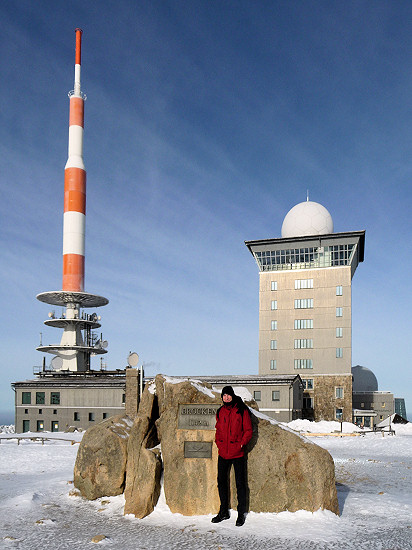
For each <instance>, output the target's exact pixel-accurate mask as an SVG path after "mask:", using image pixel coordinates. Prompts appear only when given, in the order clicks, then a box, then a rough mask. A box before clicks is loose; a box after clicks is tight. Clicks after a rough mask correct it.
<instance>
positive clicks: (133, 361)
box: [127, 351, 139, 367]
mask: <svg viewBox="0 0 412 550" xmlns="http://www.w3.org/2000/svg"><path fill="white" fill-rule="evenodd" d="M138 362H139V356H138V355H137V353H136V352H135V351H133V352H132V353H129V355H128V357H127V364H128V365H129V367H137V364H138Z"/></svg>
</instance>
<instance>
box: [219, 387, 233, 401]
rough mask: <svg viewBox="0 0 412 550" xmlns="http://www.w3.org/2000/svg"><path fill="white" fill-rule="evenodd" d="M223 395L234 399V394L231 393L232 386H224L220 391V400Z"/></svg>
mask: <svg viewBox="0 0 412 550" xmlns="http://www.w3.org/2000/svg"><path fill="white" fill-rule="evenodd" d="M225 393H226V394H227V395H231V396H232V397H235V392H234V391H233V388H232V386H225V387H224V388H223V390H222V399H223V396H224V395H225Z"/></svg>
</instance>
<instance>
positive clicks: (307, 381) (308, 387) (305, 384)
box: [302, 378, 313, 390]
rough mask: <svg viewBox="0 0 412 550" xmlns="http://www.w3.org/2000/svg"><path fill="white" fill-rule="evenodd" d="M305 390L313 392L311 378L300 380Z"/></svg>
mask: <svg viewBox="0 0 412 550" xmlns="http://www.w3.org/2000/svg"><path fill="white" fill-rule="evenodd" d="M302 382H303V387H304V389H305V390H313V378H306V379H302Z"/></svg>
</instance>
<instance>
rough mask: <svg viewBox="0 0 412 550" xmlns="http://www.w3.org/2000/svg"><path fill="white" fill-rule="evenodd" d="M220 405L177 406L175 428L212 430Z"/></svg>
mask: <svg viewBox="0 0 412 550" xmlns="http://www.w3.org/2000/svg"><path fill="white" fill-rule="evenodd" d="M219 407H220V405H218V404H217V403H216V404H210V405H209V404H208V405H197V404H191V405H179V417H178V422H177V427H178V428H180V429H182V430H214V429H215V424H216V411H217V409H218V408H219Z"/></svg>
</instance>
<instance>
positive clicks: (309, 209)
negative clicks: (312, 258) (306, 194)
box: [282, 201, 333, 238]
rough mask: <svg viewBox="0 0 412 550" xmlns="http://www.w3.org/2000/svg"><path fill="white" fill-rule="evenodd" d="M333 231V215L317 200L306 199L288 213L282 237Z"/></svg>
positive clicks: (283, 225) (323, 233) (284, 221)
mask: <svg viewBox="0 0 412 550" xmlns="http://www.w3.org/2000/svg"><path fill="white" fill-rule="evenodd" d="M328 233H333V220H332V216H331V215H330V214H329V212H328V211H327V210H326V208H325V207H324V206H322V205H321V204H319V203H317V202H313V201H305V202H300V203H299V204H297V205H296V206H294V207H293V208H292V209H291V210H289V212H288V213H287V214H286V216H285V219H284V220H283V224H282V238H286V237H302V236H304V235H326V234H328Z"/></svg>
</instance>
